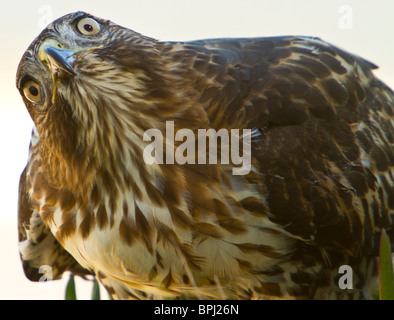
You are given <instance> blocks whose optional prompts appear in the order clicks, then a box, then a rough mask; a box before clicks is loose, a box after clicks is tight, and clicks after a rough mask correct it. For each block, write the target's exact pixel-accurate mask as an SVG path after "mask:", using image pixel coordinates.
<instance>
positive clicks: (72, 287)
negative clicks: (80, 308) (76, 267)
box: [66, 275, 77, 300]
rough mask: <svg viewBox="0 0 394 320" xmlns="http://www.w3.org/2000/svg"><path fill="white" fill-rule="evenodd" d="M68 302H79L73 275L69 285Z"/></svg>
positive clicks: (67, 290)
mask: <svg viewBox="0 0 394 320" xmlns="http://www.w3.org/2000/svg"><path fill="white" fill-rule="evenodd" d="M66 300H77V294H76V292H75V281H74V276H73V275H70V279H69V280H68V283H67V287H66Z"/></svg>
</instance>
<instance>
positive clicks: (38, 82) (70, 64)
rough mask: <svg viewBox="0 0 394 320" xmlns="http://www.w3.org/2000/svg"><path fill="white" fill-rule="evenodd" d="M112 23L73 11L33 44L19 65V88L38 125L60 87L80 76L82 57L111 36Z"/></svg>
mask: <svg viewBox="0 0 394 320" xmlns="http://www.w3.org/2000/svg"><path fill="white" fill-rule="evenodd" d="M110 24H111V23H110V22H109V21H105V20H102V19H98V18H94V17H92V16H90V15H88V14H85V13H83V12H77V13H73V14H70V15H67V16H65V17H63V18H60V19H59V20H57V21H55V22H54V23H52V24H50V25H49V26H48V27H47V28H46V29H45V30H44V31H42V33H41V34H40V35H39V36H38V37H37V38H36V39H35V40H34V41H33V43H32V44H31V45H30V46H29V48H28V49H27V51H26V52H25V54H24V56H23V57H22V60H21V62H20V64H19V67H18V72H17V88H18V89H19V91H20V93H21V95H22V98H23V100H24V102H25V104H26V106H27V108H28V110H29V112H30V114H31V116H32V118H33V120H34V121H35V122H36V125H37V124H39V123H37V122H40V117H39V115H40V114H41V115H42V114H43V113H45V112H47V111H48V109H49V108H50V107H51V106H52V105H53V104H54V102H55V95H56V90H57V89H61V88H62V87H64V85H65V83H66V82H67V81H70V80H71V81H72V78H73V77H77V76H78V75H77V72H76V70H75V69H78V67H79V63H78V57H79V56H81V55H82V54H83V53H86V52H88V51H92V50H94V49H98V48H100V47H103V45H104V44H105V42H106V41H108V40H109V39H110V36H109V34H110V30H109V25H110ZM59 80H60V81H59ZM59 87H60V88H59Z"/></svg>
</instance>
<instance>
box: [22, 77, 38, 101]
mask: <svg viewBox="0 0 394 320" xmlns="http://www.w3.org/2000/svg"><path fill="white" fill-rule="evenodd" d="M23 94H24V95H25V97H26V98H27V99H28V100H30V101H31V102H39V101H40V100H41V91H40V86H39V85H38V83H36V82H34V81H29V82H26V84H25V85H24V87H23Z"/></svg>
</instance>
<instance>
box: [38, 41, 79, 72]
mask: <svg viewBox="0 0 394 320" xmlns="http://www.w3.org/2000/svg"><path fill="white" fill-rule="evenodd" d="M44 52H45V55H46V57H47V59H48V62H49V63H50V65H51V67H52V69H55V70H56V69H61V70H64V71H66V72H68V73H70V74H73V75H76V74H77V73H76V72H75V70H74V68H73V67H72V66H71V64H70V62H69V61H68V58H70V57H71V56H72V55H73V54H74V53H75V51H73V50H69V49H62V48H54V47H52V46H48V47H45V48H44Z"/></svg>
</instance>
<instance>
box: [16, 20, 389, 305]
mask: <svg viewBox="0 0 394 320" xmlns="http://www.w3.org/2000/svg"><path fill="white" fill-rule="evenodd" d="M375 68H376V66H375V65H373V64H372V63H370V62H368V61H366V60H364V59H362V58H360V57H357V56H355V55H352V54H349V53H347V52H345V51H342V50H341V49H339V48H337V47H335V46H333V45H330V44H328V43H325V42H323V41H322V40H320V39H318V38H310V37H295V36H289V37H272V38H254V39H216V40H202V41H192V42H160V41H157V40H155V39H152V38H149V37H146V36H142V35H141V34H138V33H136V32H134V31H132V30H129V29H127V28H123V27H121V26H119V25H116V24H114V23H112V22H110V21H107V20H103V19H99V18H96V17H93V16H91V15H89V14H86V13H83V12H77V13H72V14H69V15H66V16H64V17H62V18H60V19H58V20H56V21H55V22H53V23H52V24H50V25H49V26H48V27H47V28H46V29H45V30H44V31H43V32H42V33H41V34H40V35H39V36H38V37H37V38H36V39H35V40H34V41H33V43H32V44H31V45H30V47H29V48H28V49H27V51H26V52H25V54H24V55H23V57H22V60H21V62H20V65H19V68H18V73H17V87H18V89H19V91H20V93H21V95H22V98H23V101H24V103H25V104H26V107H27V109H28V111H29V113H30V115H31V117H32V119H33V121H34V123H35V129H34V130H33V135H32V140H31V145H30V156H29V161H28V164H27V167H26V169H25V170H24V172H23V174H22V176H21V181H20V194H19V233H20V253H21V258H22V261H23V265H24V270H25V273H26V275H27V277H28V278H30V279H32V280H38V279H39V278H40V277H41V276H42V274H40V272H39V271H40V267H41V266H49V267H51V268H52V275H53V278H54V279H56V278H59V277H61V276H62V273H63V272H65V271H71V272H73V273H75V274H79V275H85V274H95V275H96V277H97V278H98V279H99V281H100V282H101V283H102V284H103V285H104V286H105V287H106V288H107V290H108V292H109V293H110V294H111V295H112V296H113V297H115V298H120V299H124V298H185V299H187V298H207V299H209V298H219V299H221V298H230V299H249V298H264V299H266V298H305V299H311V298H324V299H326V298H328V299H336V298H355V299H358V298H369V297H370V295H369V294H370V293H369V290H370V289H371V288H373V286H374V285H375V284H376V277H375V276H376V269H377V260H376V252H377V249H378V248H377V246H376V241H375V239H376V236H377V235H378V236H379V235H380V230H381V229H382V228H383V227H384V228H386V229H389V228H390V226H391V220H390V215H391V214H392V213H393V210H394V189H393V181H394V176H393V166H394V151H393V141H394V128H393V110H394V94H393V92H392V91H391V90H390V88H388V87H387V86H386V85H385V84H384V83H382V82H381V81H379V80H378V79H377V78H375V76H374V75H373V69H375ZM169 125H172V130H173V131H172V133H171V134H172V135H173V134H177V133H178V132H181V134H180V137H179V136H176V137H175V139H174V137H172V139H170V137H169V135H170V134H169V133H168V130H167V129H168V127H169ZM170 128H171V127H170ZM210 129H212V130H211V133H212V132H214V133H215V132H216V133H218V132H219V131H220V132H221V133H226V132H227V133H229V134H230V133H231V135H229V136H228V137H227V138H229V137H230V136H231V139H238V140H236V142H237V143H236V144H237V145H238V143H239V144H240V145H241V144H242V143H243V142H244V141H246V140H249V141H250V143H249V145H247V144H246V146H249V149H250V152H246V149H245V150H244V153H245V154H246V155H249V157H250V159H249V160H250V163H249V164H250V166H249V167H248V168H247V170H246V171H244V172H243V173H239V172H238V173H236V172H234V170H233V169H234V168H236V167H237V168H238V169H239V164H240V163H239V162H236V161H235V160H234V159H233V157H231V161H221V160H223V159H224V158H225V157H224V156H225V154H224V153H225V152H226V143H225V142H226V139H225V136H224V135H223V136H221V139H219V137H218V136H216V138H217V139H216V142H217V144H216V147H215V150H212V148H211V147H210V146H208V142H209V141H211V140H209V139H207V140H209V141H205V142H206V145H205V147H206V149H203V150H206V151H207V154H206V155H207V157H206V158H205V163H204V161H202V159H200V156H201V154H200V155H199V156H197V153H196V154H195V155H193V152H192V151H194V150H196V149H197V146H196V145H194V144H193V147H192V148H189V147H190V145H189V146H187V147H185V146H184V145H183V143H182V142H183V141H185V138H187V139H189V138H190V139H193V138H196V139H197V141H200V140H201V139H199V138H198V137H197V135H198V133H200V132H201V130H206V131H209V130H210ZM152 130H153V131H152ZM181 130H183V131H181ZM234 130H239V133H240V134H239V135H233V134H232V133H233V131H234ZM245 130H246V131H245ZM147 132H153V133H157V132H159V133H162V140H161V142H162V143H163V148H162V150H154V151H155V152H153V151H152V149H149V148H148V147H152V141H153V138H155V139H157V140H160V137H159V135H150V136H149V135H148V138H149V137H150V139H147ZM243 132H247V134H246V135H245V134H243ZM177 137H178V138H177ZM214 138H215V137H214ZM223 139H224V140H223ZM219 140H220V141H219ZM228 141H229V140H228V139H227V144H228ZM156 142H157V141H156ZM234 146H235V145H233V144H231V145H230V146H227V148H232V147H234ZM181 147H182V148H181ZM222 147H224V148H222ZM147 148H148V149H147ZM178 148H180V151H179V150H178ZM193 148H196V149H193ZM210 148H211V149H210ZM208 149H209V150H208ZM219 149H220V150H219ZM147 150H148V151H149V150H150V151H152V152H150V153H149V152H148V153H147V154H148V155H149V154H150V155H151V158H149V157H148V156H146V152H147ZM159 151H160V152H161V154H160V152H159ZM178 151H179V152H178ZM199 151H201V148H200V146H199ZM212 151H218V153H219V155H220V156H221V158H220V157H219V160H218V161H217V162H216V163H215V162H209V161H207V159H208V153H211V152H212ZM219 151H220V152H219ZM227 151H228V150H227ZM239 151H242V150H239ZM177 152H178V153H177ZM231 152H232V149H231ZM174 153H176V154H177V155H178V156H180V157H179V158H180V159H183V160H184V161H183V163H180V161H174V158H173V155H174ZM185 153H187V157H186V156H185V157H183V158H182V156H184V155H185ZM241 153H242V152H241ZM241 153H240V154H241ZM231 155H233V153H231ZM171 157H172V158H171ZM158 159H161V160H163V161H161V162H160V161H157V160H158ZM168 160H170V161H168ZM197 160H198V161H197ZM200 160H201V161H200ZM224 160H226V159H224ZM227 160H229V159H228V157H227ZM343 265H347V266H349V267H351V269H352V279H351V280H352V285H351V286H348V287H346V288H343V287H342V288H341V286H340V285H339V281H340V278H341V273H340V267H341V266H343ZM350 288H352V289H350Z"/></svg>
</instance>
